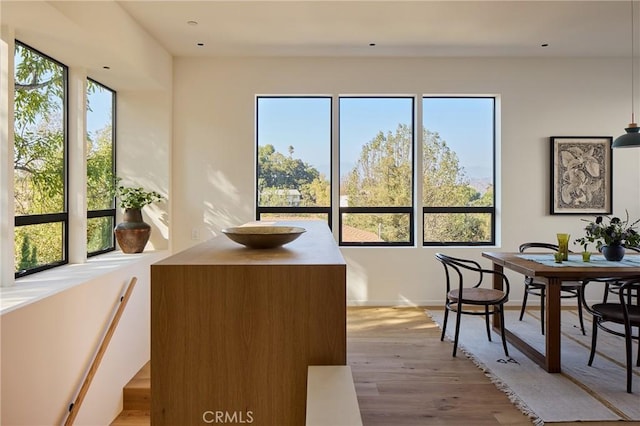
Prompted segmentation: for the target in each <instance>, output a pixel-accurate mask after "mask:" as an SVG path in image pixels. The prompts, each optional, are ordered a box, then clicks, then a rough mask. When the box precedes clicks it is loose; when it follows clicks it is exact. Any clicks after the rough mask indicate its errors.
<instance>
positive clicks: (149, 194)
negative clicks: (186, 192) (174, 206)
mask: <svg viewBox="0 0 640 426" xmlns="http://www.w3.org/2000/svg"><path fill="white" fill-rule="evenodd" d="M120 182H121V178H116V180H115V183H114V192H115V196H116V197H117V198H118V200H119V201H120V207H121V208H123V209H124V216H123V219H122V220H123V221H122V222H120V223H119V224H118V225H117V226H116V227H115V229H114V233H115V235H116V240H117V241H118V245H119V246H120V249H121V250H122V252H123V253H142V251H143V250H144V247H145V246H146V245H147V242H148V241H149V236H150V235H151V226H150V225H149V224H148V223H145V222H144V220H142V208H143V207H144V206H146V205H149V204H152V203H155V202H158V201H161V200H163V199H164V197H163V196H162V195H160V194H159V193H157V192H156V191H146V190H145V189H144V188H142V187H127V186H124V185H121V183H120Z"/></svg>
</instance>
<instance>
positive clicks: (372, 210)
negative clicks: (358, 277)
mask: <svg viewBox="0 0 640 426" xmlns="http://www.w3.org/2000/svg"><path fill="white" fill-rule="evenodd" d="M385 98H386V99H410V100H411V188H410V193H411V203H410V204H411V205H410V206H376V207H343V206H338V244H339V245H340V246H343V247H407V246H414V245H415V208H414V205H415V202H416V200H415V196H416V194H415V188H416V170H417V169H416V141H417V137H416V96H415V95H366V96H363V95H353V96H351V95H339V96H336V101H337V103H338V175H339V176H340V179H342V174H341V173H342V170H341V169H340V163H341V161H340V154H339V152H340V147H341V138H340V101H341V100H342V99H385ZM338 192H339V191H338ZM347 213H355V214H408V215H409V230H408V231H409V240H408V241H389V242H387V241H343V238H342V230H343V229H342V228H343V227H342V225H343V218H344V215H345V214H347Z"/></svg>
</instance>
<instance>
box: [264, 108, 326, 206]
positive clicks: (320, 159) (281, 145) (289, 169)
mask: <svg viewBox="0 0 640 426" xmlns="http://www.w3.org/2000/svg"><path fill="white" fill-rule="evenodd" d="M257 114H258V130H257V131H258V134H257V145H258V171H257V177H258V183H257V187H258V205H259V206H261V207H329V206H330V205H331V191H330V181H329V179H330V176H331V98H283V97H260V98H258V108H257Z"/></svg>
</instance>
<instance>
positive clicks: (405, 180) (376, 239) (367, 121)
mask: <svg viewBox="0 0 640 426" xmlns="http://www.w3.org/2000/svg"><path fill="white" fill-rule="evenodd" d="M416 99H420V97H418V96H366V97H365V96H340V97H338V98H329V97H259V98H258V102H257V122H258V125H257V141H258V142H257V158H258V164H257V185H256V186H257V194H256V200H257V217H258V219H263V220H264V219H265V218H269V217H280V218H282V217H287V218H292V219H294V218H296V219H297V218H300V217H306V216H310V215H311V214H319V213H320V212H322V215H323V217H327V218H328V220H329V223H330V224H331V203H330V201H329V199H330V197H329V194H331V193H333V194H336V193H337V194H339V204H338V205H337V206H335V210H336V211H337V213H338V224H339V230H338V235H339V243H340V245H343V246H409V245H414V244H416V242H415V239H416V238H415V234H416V231H415V229H416V228H417V225H418V224H419V221H420V220H422V228H423V235H422V245H425V246H431V245H490V244H494V242H495V201H494V181H495V148H494V147H495V121H496V118H495V109H496V108H495V103H496V101H495V98H494V97H422V105H421V107H422V108H421V109H422V117H421V118H422V122H421V124H422V126H421V134H418V133H417V131H416V126H415V123H414V117H418V113H419V111H418V110H417V108H416ZM332 102H333V103H334V104H335V105H337V108H338V114H337V116H338V122H339V124H337V125H336V123H334V122H333V120H334V117H333V116H332V114H331V103H332ZM332 128H337V136H338V137H337V140H336V141H334V142H333V147H334V148H336V149H337V151H338V153H339V154H338V156H337V159H338V163H339V173H338V174H339V176H340V180H339V184H338V183H334V184H333V185H334V186H333V190H332V191H331V190H330V189H331V187H330V182H329V180H328V179H327V178H326V176H328V175H330V170H331V168H332V167H331V162H330V161H329V160H331V158H332V157H331V155H330V152H331V149H330V146H331V137H330V129H332ZM417 147H420V148H421V149H419V150H418V149H417ZM299 148H300V149H299ZM416 152H419V153H421V155H422V156H421V157H420V158H416V154H415V153H416ZM334 161H335V158H334ZM414 194H415V197H414ZM416 197H417V198H418V199H417V200H416V199H415V198H416ZM336 201H337V200H336ZM310 206H311V207H310ZM415 208H418V209H420V208H422V213H421V214H416V212H415V210H414V209H415ZM418 211H419V210H418ZM418 238H420V237H419V236H418Z"/></svg>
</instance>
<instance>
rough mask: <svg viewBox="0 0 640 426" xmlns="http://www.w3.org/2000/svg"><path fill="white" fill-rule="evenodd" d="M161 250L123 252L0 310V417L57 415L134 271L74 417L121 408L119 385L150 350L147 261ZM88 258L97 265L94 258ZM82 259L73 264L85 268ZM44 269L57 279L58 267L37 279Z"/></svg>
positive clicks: (91, 420) (58, 420) (52, 419)
mask: <svg viewBox="0 0 640 426" xmlns="http://www.w3.org/2000/svg"><path fill="white" fill-rule="evenodd" d="M120 256H123V255H120ZM162 256H163V254H161V253H156V254H146V255H144V256H139V257H138V258H137V259H135V260H134V259H133V258H130V259H128V260H126V261H125V263H126V264H127V265H126V266H121V267H119V268H116V269H115V270H113V272H110V273H108V274H104V275H101V276H98V277H95V278H93V279H89V280H86V281H85V283H84V284H81V285H77V286H74V287H72V288H70V289H67V290H65V291H62V292H59V293H57V294H54V295H52V296H49V297H46V298H44V299H42V300H40V301H37V302H35V303H31V304H29V305H27V306H24V307H21V308H19V309H15V310H12V311H9V312H7V313H3V315H2V317H1V319H0V332H1V334H2V347H1V355H2V357H1V368H2V376H1V379H0V380H1V382H0V384H1V389H2V394H1V398H2V399H1V407H2V411H1V421H0V423H2V424H3V425H8V426H9V425H11V426H13V425H25V426H34V425H54V424H62V423H63V422H64V420H65V419H66V416H67V409H68V407H69V403H71V402H72V401H74V400H75V398H76V396H77V392H78V390H79V388H80V386H81V384H82V381H83V380H84V377H85V373H86V371H87V370H88V368H89V366H90V364H91V362H92V360H93V356H94V354H95V352H96V351H97V349H98V347H99V345H100V343H101V340H102V337H103V335H104V334H105V332H106V330H107V328H108V327H109V324H110V322H111V320H112V318H113V316H114V314H115V311H116V309H117V308H118V305H119V300H120V297H121V296H122V295H123V294H124V291H125V289H126V285H127V284H128V282H129V281H130V279H131V277H133V276H136V277H137V278H138V283H137V284H136V286H135V287H134V290H133V293H132V294H131V298H130V300H129V302H128V304H127V306H126V308H125V310H124V313H123V315H122V318H121V320H120V323H119V325H118V327H117V329H116V331H115V333H114V335H113V338H112V340H111V343H110V345H109V347H108V349H107V352H106V353H105V355H104V358H103V359H102V362H101V364H100V367H99V368H98V370H97V374H96V376H95V378H94V379H93V382H92V384H91V387H90V388H89V392H88V393H87V396H86V398H85V400H84V403H83V404H82V406H81V407H80V408H79V411H78V417H77V419H76V422H75V424H76V425H104V424H108V423H110V422H111V420H113V418H114V417H115V416H116V415H117V414H118V413H119V412H120V411H121V410H122V388H123V386H124V385H125V384H126V383H127V382H128V381H129V380H130V379H131V378H132V377H133V375H134V374H135V373H137V372H138V370H139V369H140V368H141V367H142V366H143V365H144V364H145V363H146V362H147V361H148V360H149V357H150V351H149V342H150V304H149V296H150V295H149V275H150V268H149V265H150V264H151V263H152V262H155V261H158V260H160V259H161V258H162ZM95 261H96V262H97V268H100V261H99V260H95ZM87 266H89V265H81V266H80V267H81V268H84V270H85V271H87ZM97 268H94V270H95V269H97ZM94 275H95V273H94ZM47 277H49V278H50V279H57V280H59V281H60V283H59V284H60V285H63V283H64V278H63V277H61V276H60V273H59V271H47V272H45V273H43V279H45V278H47ZM53 277H55V278H53ZM27 285H28V284H27ZM3 297H6V295H3Z"/></svg>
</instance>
